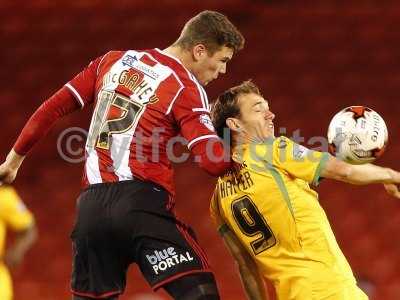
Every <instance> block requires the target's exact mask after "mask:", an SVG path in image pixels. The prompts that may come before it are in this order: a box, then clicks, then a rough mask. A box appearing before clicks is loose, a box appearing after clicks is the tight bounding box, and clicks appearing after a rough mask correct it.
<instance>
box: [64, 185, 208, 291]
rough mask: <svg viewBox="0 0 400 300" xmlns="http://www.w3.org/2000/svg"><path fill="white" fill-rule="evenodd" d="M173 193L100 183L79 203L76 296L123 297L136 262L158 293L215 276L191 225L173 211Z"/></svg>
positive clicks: (73, 236) (75, 244)
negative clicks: (191, 278) (198, 276)
mask: <svg viewBox="0 0 400 300" xmlns="http://www.w3.org/2000/svg"><path fill="white" fill-rule="evenodd" d="M169 201H170V197H169V194H168V193H167V192H166V191H165V190H164V189H162V188H161V187H159V186H158V185H155V184H153V183H151V182H143V181H140V180H133V181H123V182H118V183H104V184H95V185H92V186H90V187H89V188H87V189H86V190H84V191H83V192H82V193H81V195H80V196H79V198H78V201H77V211H78V215H77V219H76V224H75V226H74V229H73V231H72V233H71V239H72V242H73V271H72V282H71V288H72V292H73V293H74V294H75V295H78V296H86V297H93V298H105V297H109V296H113V295H118V294H121V293H122V292H123V291H124V289H125V283H126V272H127V269H128V267H129V265H130V264H131V263H137V264H138V266H139V268H140V270H141V272H142V274H143V276H144V277H145V279H146V280H147V281H148V282H149V284H150V285H151V286H152V288H153V289H157V288H159V287H161V286H163V285H164V284H166V283H168V282H171V281H173V280H175V279H178V278H180V277H182V276H185V275H188V274H193V273H197V272H211V271H210V268H209V265H208V262H207V258H206V256H205V253H204V252H203V250H202V249H201V247H200V246H199V245H198V243H197V241H196V237H195V235H194V233H193V231H192V230H191V228H190V227H188V226H187V225H185V224H184V223H182V222H180V221H178V220H177V219H176V217H175V215H174V214H173V212H171V210H170V209H169V208H168V207H169Z"/></svg>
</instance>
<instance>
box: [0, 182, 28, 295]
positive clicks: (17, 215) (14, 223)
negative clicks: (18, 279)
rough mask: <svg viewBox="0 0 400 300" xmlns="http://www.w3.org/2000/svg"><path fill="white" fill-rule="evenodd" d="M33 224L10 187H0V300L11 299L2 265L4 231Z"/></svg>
mask: <svg viewBox="0 0 400 300" xmlns="http://www.w3.org/2000/svg"><path fill="white" fill-rule="evenodd" d="M33 222H34V219H33V216H32V214H31V213H30V212H29V210H28V209H27V208H26V206H25V205H24V203H23V202H22V201H21V199H20V198H19V197H18V194H17V193H16V191H15V190H14V189H13V188H12V187H10V186H2V187H0V299H1V300H11V299H12V285H11V278H10V274H9V272H8V270H7V268H6V266H5V265H4V263H3V257H4V253H5V240H6V231H7V229H11V230H12V231H22V230H26V229H28V228H29V227H31V226H32V224H33Z"/></svg>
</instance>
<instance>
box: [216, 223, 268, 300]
mask: <svg viewBox="0 0 400 300" xmlns="http://www.w3.org/2000/svg"><path fill="white" fill-rule="evenodd" d="M225 226H226V225H225ZM222 238H223V240H224V242H225V245H226V247H227V248H228V249H229V252H230V253H231V254H232V256H233V257H234V259H235V261H236V263H237V266H238V268H239V274H240V278H241V280H242V283H243V286H244V289H245V291H246V295H247V298H248V299H249V300H268V297H267V294H266V292H265V286H264V280H263V279H262V277H261V275H260V273H259V270H258V267H257V265H256V263H255V262H254V260H253V258H252V257H251V256H250V254H249V253H248V252H247V251H246V249H244V247H243V246H242V244H241V243H240V241H239V240H238V239H237V237H236V236H235V235H234V233H233V232H232V231H231V230H229V228H226V230H223V233H222Z"/></svg>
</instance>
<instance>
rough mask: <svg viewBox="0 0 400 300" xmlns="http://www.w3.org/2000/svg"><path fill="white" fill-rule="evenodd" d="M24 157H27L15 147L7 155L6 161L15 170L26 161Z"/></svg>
mask: <svg viewBox="0 0 400 300" xmlns="http://www.w3.org/2000/svg"><path fill="white" fill-rule="evenodd" d="M24 158H25V156H24V155H20V154H18V153H17V152H15V150H14V149H11V151H10V152H9V153H8V155H7V158H6V162H7V164H8V166H9V168H11V169H13V170H18V169H19V167H20V166H21V164H22V162H23V161H24Z"/></svg>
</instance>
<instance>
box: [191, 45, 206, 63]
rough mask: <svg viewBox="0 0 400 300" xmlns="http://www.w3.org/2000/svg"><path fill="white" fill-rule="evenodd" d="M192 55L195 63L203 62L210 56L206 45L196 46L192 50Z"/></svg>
mask: <svg viewBox="0 0 400 300" xmlns="http://www.w3.org/2000/svg"><path fill="white" fill-rule="evenodd" d="M192 55H193V59H194V61H201V60H202V59H204V58H205V57H206V56H207V55H208V52H207V48H206V46H205V45H204V44H197V45H195V46H194V47H193V49H192Z"/></svg>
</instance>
